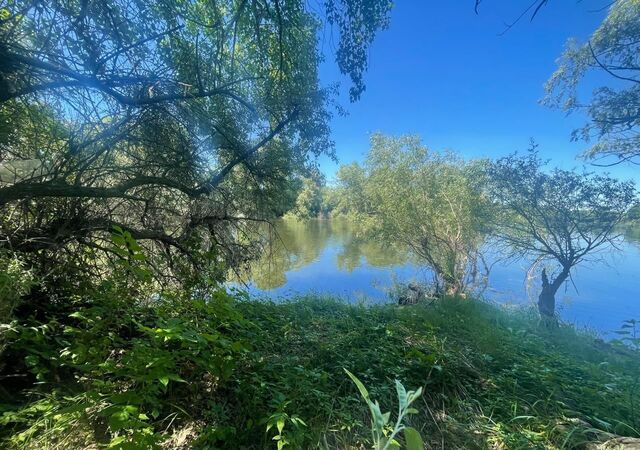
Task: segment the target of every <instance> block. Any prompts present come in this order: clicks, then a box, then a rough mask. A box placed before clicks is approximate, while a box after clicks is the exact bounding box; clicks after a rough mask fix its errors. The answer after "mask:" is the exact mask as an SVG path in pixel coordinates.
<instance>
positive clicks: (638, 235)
mask: <svg viewBox="0 0 640 450" xmlns="http://www.w3.org/2000/svg"><path fill="white" fill-rule="evenodd" d="M624 240H625V241H627V242H628V243H630V244H632V245H635V246H636V247H640V225H637V224H633V225H631V226H628V227H625V229H624Z"/></svg>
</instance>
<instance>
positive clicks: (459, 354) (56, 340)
mask: <svg viewBox="0 0 640 450" xmlns="http://www.w3.org/2000/svg"><path fill="white" fill-rule="evenodd" d="M93 308H95V306H94V307H93ZM96 314H97V315H98V317H102V319H103V320H102V321H97V320H96ZM99 314H100V311H99V310H98V311H96V310H95V309H87V310H82V311H80V312H78V313H77V314H75V320H77V321H78V322H77V323H76V324H74V325H73V327H70V326H69V325H67V326H66V327H65V328H67V329H66V330H65V329H60V330H59V331H60V334H57V331H54V329H55V326H52V325H49V331H48V332H50V333H52V334H51V335H49V336H46V337H44V336H45V334H46V333H44V332H43V333H42V335H41V339H40V340H37V339H35V338H34V339H32V340H31V341H30V343H29V342H27V343H26V344H25V342H24V335H23V336H22V338H23V343H22V345H27V346H30V347H29V348H25V347H23V348H18V349H16V348H12V347H11V345H16V344H15V343H14V344H11V343H9V347H8V350H7V351H5V355H4V356H3V358H4V357H7V356H11V355H14V354H16V351H22V352H26V353H27V354H28V355H27V358H29V357H32V356H33V355H34V354H37V353H33V352H34V351H36V352H38V353H39V354H43V353H44V348H45V347H44V344H45V343H46V344H47V346H46V349H48V350H47V351H49V352H50V354H51V355H58V356H55V358H54V357H53V356H50V357H48V360H47V363H46V364H45V363H43V362H42V361H41V362H35V361H34V359H33V358H31V363H30V364H31V367H32V368H33V367H41V369H40V370H41V373H40V375H36V378H38V377H39V378H40V380H42V381H41V382H42V383H43V384H42V385H41V386H38V384H37V382H36V383H34V384H33V385H32V386H30V388H29V389H30V392H31V394H28V395H23V396H21V397H20V399H21V404H18V403H16V402H15V401H14V402H13V404H12V405H11V406H9V404H5V405H4V406H3V410H4V414H3V415H2V425H3V431H2V436H3V438H4V439H5V441H4V443H5V445H7V446H8V448H11V447H13V448H96V447H95V445H96V440H98V441H102V442H104V443H109V444H108V445H111V448H135V449H137V448H152V447H153V446H154V445H158V446H162V447H164V448H211V449H215V448H221V449H222V448H230V449H231V448H233V449H239V448H276V446H277V443H278V442H279V441H280V442H286V445H284V448H331V449H333V448H345V449H346V448H357V449H360V448H362V449H364V448H370V442H369V438H370V432H369V416H368V408H367V406H366V404H365V403H364V401H363V400H362V399H361V397H360V395H359V394H358V391H357V389H356V387H355V386H354V385H353V383H352V382H351V381H350V380H349V379H348V377H347V376H346V374H345V372H344V369H345V368H346V369H348V370H349V371H351V372H353V373H354V374H355V375H356V376H358V377H359V378H360V380H361V381H362V382H363V383H364V384H365V385H366V386H367V388H368V389H369V393H370V395H371V397H372V398H373V399H374V400H378V401H379V402H380V405H381V408H382V410H383V412H384V411H396V409H397V400H396V391H395V386H394V384H393V380H394V379H399V380H401V381H402V383H403V384H404V385H405V386H406V387H407V389H416V388H418V387H422V388H423V392H424V393H423V395H422V397H421V398H420V399H418V400H417V401H416V403H414V406H415V408H416V409H417V410H418V413H417V414H414V415H412V416H410V418H409V423H410V424H411V425H412V426H413V427H414V428H416V429H418V430H419V431H420V433H421V434H422V437H423V439H424V441H425V442H426V443H427V446H428V448H434V449H474V448H477V449H485V448H492V449H493V448H495V449H502V448H505V449H506V448H508V449H536V448H539V449H548V448H551V449H554V448H557V449H560V448H585V445H586V444H587V443H588V442H594V441H598V440H604V439H607V438H611V437H612V434H616V435H624V436H638V434H639V433H638V429H639V425H640V423H639V421H640V417H639V416H638V414H639V412H638V411H637V406H636V403H637V402H638V401H640V399H639V398H638V394H637V384H638V374H639V373H640V358H639V357H638V354H637V352H633V351H631V350H629V349H628V348H624V347H622V346H618V345H616V344H615V343H614V344H609V343H604V342H602V341H600V340H598V339H596V338H595V337H594V336H590V335H587V334H583V333H579V332H576V331H575V330H574V329H573V328H572V327H569V326H561V327H560V328H558V329H548V328H545V327H544V326H542V325H540V324H539V322H538V319H537V318H536V316H535V314H534V312H533V311H531V310H526V309H512V310H507V309H505V308H504V307H500V306H496V305H492V304H488V303H484V302H479V301H471V300H453V299H448V300H445V301H441V302H438V303H436V304H432V305H429V306H427V305H417V306H409V307H397V306H376V307H362V306H354V305H347V304H345V303H341V302H338V301H333V300H330V299H322V298H315V297H307V298H299V299H297V300H296V301H292V302H287V303H278V304H275V303H269V302H255V301H249V300H231V299H228V298H226V297H225V296H224V295H223V294H220V298H218V299H217V300H215V301H214V302H209V303H207V304H205V303H197V304H196V305H193V304H187V303H182V304H179V305H177V306H176V305H175V304H173V305H171V306H170V307H169V306H167V308H166V309H165V308H159V309H157V308H156V309H154V310H153V313H152V312H151V311H150V310H148V309H146V310H142V309H140V308H138V309H135V310H134V309H133V307H129V310H128V312H126V311H125V312H123V311H121V312H119V313H118V314H116V315H117V316H118V317H103V316H99ZM116 324H117V325H116ZM109 327H113V329H109ZM69 328H72V329H69ZM16 329H17V328H16ZM23 332H26V331H24V330H23ZM43 339H44V340H43ZM65 339H68V341H65ZM62 341H65V342H66V343H65V342H62ZM16 342H17V341H16ZM56 345H58V346H59V347H60V348H52V346H56ZM38 346H40V347H38ZM83 351H84V352H85V353H82V352H83ZM12 352H13V353H12ZM61 352H62V353H64V354H60V353H61ZM69 352H71V356H70V355H69V354H68V353H69ZM56 358H57V359H56ZM65 358H66V359H65ZM39 365H40V366H39ZM45 368H46V370H44V369H45ZM54 373H55V376H53V374H54ZM56 379H57V380H60V381H59V382H58V384H57V383H56V381H55V380H56ZM70 380H74V382H73V383H71V381H70ZM62 381H64V384H60V383H62ZM394 415H395V413H394V412H392V418H393V417H394ZM270 425H271V426H270ZM267 428H269V430H268V431H267ZM274 437H278V438H277V439H275V440H274ZM281 445H282V444H281Z"/></svg>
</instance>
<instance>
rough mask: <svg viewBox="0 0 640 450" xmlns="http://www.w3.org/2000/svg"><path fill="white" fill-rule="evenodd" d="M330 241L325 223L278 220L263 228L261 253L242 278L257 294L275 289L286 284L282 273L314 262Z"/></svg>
mask: <svg viewBox="0 0 640 450" xmlns="http://www.w3.org/2000/svg"><path fill="white" fill-rule="evenodd" d="M330 237H331V222H330V221H327V220H309V221H304V222H303V221H294V220H280V221H277V222H276V223H275V226H274V227H265V230H264V239H265V245H264V253H263V256H262V257H261V258H259V259H258V260H256V261H254V262H253V263H252V264H251V265H250V267H249V270H248V271H247V272H246V273H245V274H244V275H245V276H246V277H247V278H250V279H251V280H252V281H253V283H254V284H255V285H256V287H257V288H259V289H261V290H268V289H275V288H277V287H280V286H282V285H284V284H285V283H286V282H287V278H286V276H285V272H287V271H289V270H296V269H300V268H302V267H304V266H307V265H309V264H311V263H312V262H314V261H316V260H317V259H318V257H319V256H320V254H321V253H322V250H323V249H324V248H325V247H326V246H327V243H328V241H329V238H330Z"/></svg>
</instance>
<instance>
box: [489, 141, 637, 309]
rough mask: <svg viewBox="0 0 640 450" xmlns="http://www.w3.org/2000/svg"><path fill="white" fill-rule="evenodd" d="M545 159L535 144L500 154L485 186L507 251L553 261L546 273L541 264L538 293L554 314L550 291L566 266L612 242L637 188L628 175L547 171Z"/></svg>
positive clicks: (541, 304) (596, 254) (567, 275)
mask: <svg viewBox="0 0 640 450" xmlns="http://www.w3.org/2000/svg"><path fill="white" fill-rule="evenodd" d="M546 164H547V162H545V161H542V160H541V159H540V157H539V156H538V154H537V152H536V151H535V150H532V151H530V152H529V153H528V154H527V155H524V156H518V155H517V154H514V155H511V156H507V157H504V158H501V159H499V160H497V161H495V162H493V163H492V164H491V165H490V166H489V167H488V178H489V182H488V186H489V194H490V198H491V199H492V200H493V201H494V202H495V203H496V204H497V205H498V206H499V208H498V211H499V213H497V214H496V220H495V229H494V233H495V235H496V236H497V238H498V239H499V240H500V241H501V242H502V243H504V244H506V246H507V248H508V251H509V252H510V254H511V255H512V256H527V257H533V258H535V263H542V262H552V263H554V264H556V265H557V266H558V269H557V271H556V273H554V274H552V275H551V276H550V275H549V274H547V272H546V270H545V269H543V270H542V291H541V292H540V295H539V298H538V310H539V312H540V314H541V315H542V316H543V317H545V318H553V317H554V316H555V294H556V292H557V291H558V289H559V288H560V286H562V284H563V283H564V282H565V281H567V280H568V279H570V277H571V270H572V269H573V268H574V267H576V266H577V265H578V264H580V263H582V262H585V261H589V260H594V259H595V258H598V257H599V256H601V253H602V252H603V251H607V250H611V249H612V248H613V249H615V248H616V243H617V242H619V240H620V238H621V235H620V234H619V233H618V230H617V226H618V225H619V224H620V222H621V221H622V220H623V219H624V218H625V215H626V213H627V212H628V211H629V209H630V208H631V207H632V206H633V205H634V204H636V192H635V188H634V185H633V183H632V182H630V181H619V180H616V179H613V178H611V177H609V176H607V175H594V174H591V173H578V172H575V171H567V170H560V169H552V170H548V171H547V170H545V169H546V167H545V166H546ZM535 263H534V264H535ZM532 267H533V266H532Z"/></svg>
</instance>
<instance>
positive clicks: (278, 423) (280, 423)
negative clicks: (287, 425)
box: [276, 417, 284, 434]
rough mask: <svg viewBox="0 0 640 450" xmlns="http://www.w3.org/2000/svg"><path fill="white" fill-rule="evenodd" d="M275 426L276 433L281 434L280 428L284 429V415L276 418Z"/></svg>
mask: <svg viewBox="0 0 640 450" xmlns="http://www.w3.org/2000/svg"><path fill="white" fill-rule="evenodd" d="M276 427H277V428H278V433H280V434H282V430H283V429H284V417H280V418H279V419H278V421H277V422H276Z"/></svg>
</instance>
